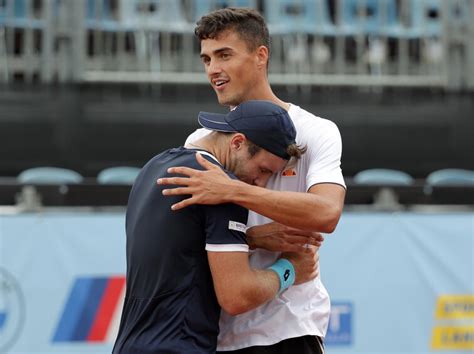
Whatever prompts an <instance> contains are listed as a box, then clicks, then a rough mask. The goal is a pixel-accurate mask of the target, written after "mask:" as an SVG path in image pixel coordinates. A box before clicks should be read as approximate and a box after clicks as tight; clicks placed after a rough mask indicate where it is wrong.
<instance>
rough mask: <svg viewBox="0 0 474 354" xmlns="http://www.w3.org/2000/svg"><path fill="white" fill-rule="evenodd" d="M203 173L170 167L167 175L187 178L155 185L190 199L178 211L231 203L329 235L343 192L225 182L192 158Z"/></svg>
mask: <svg viewBox="0 0 474 354" xmlns="http://www.w3.org/2000/svg"><path fill="white" fill-rule="evenodd" d="M196 158H197V160H198V162H199V163H200V164H201V165H202V166H203V167H204V168H205V170H204V171H199V170H193V169H190V168H187V167H173V168H171V169H170V170H169V171H168V172H169V173H175V174H182V175H185V176H187V177H171V178H161V179H159V180H158V181H157V182H158V184H161V185H162V184H172V185H179V186H181V187H178V188H173V189H165V190H163V194H164V195H183V194H187V195H192V196H191V198H188V199H184V200H183V201H181V202H179V203H177V204H174V205H173V207H172V208H173V210H178V209H181V208H184V207H186V206H189V205H192V204H220V203H235V204H239V205H241V206H243V207H245V208H247V209H250V210H253V211H255V212H256V213H258V214H261V215H264V216H266V217H268V218H270V219H272V220H274V221H276V222H279V223H281V224H285V225H288V226H291V227H294V228H298V229H302V230H311V231H320V232H325V233H331V232H333V231H334V229H335V228H336V225H337V223H338V221H339V218H340V216H341V213H342V209H343V206H344V197H345V192H346V190H345V188H344V187H343V186H341V185H338V184H331V183H321V184H316V185H314V186H312V187H311V188H310V189H309V191H308V193H301V192H286V191H274V190H269V189H265V188H261V187H257V186H252V185H249V184H246V183H244V182H241V181H238V180H233V179H231V178H229V177H228V176H227V175H226V174H225V172H223V171H222V170H221V169H220V168H219V167H218V166H216V165H214V164H212V163H210V162H209V161H207V160H206V159H204V158H203V157H202V156H201V155H200V154H197V156H196Z"/></svg>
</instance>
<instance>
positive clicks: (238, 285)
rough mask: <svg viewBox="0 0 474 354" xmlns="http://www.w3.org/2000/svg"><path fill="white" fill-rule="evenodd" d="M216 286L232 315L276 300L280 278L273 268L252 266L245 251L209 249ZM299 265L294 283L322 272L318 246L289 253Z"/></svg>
mask: <svg viewBox="0 0 474 354" xmlns="http://www.w3.org/2000/svg"><path fill="white" fill-rule="evenodd" d="M207 257H208V260H209V267H210V269H211V273H212V279H213V282H214V289H215V292H216V295H217V300H218V301H219V305H220V306H221V307H222V308H223V309H224V310H225V311H226V312H227V313H229V314H231V315H238V314H240V313H243V312H246V311H250V310H252V309H254V308H256V307H258V306H260V305H262V304H263V303H265V302H267V301H269V300H271V299H273V298H274V297H275V296H276V294H277V293H278V290H279V288H280V280H279V278H278V276H277V274H276V273H275V272H274V271H272V270H257V269H252V268H250V266H249V261H248V254H247V253H245V252H209V251H208V252H207ZM282 257H284V258H285V259H287V260H289V261H290V262H291V263H292V264H293V266H294V268H295V276H296V278H295V282H294V284H295V285H296V284H301V283H304V282H307V281H309V280H311V279H314V278H315V277H316V276H317V275H318V268H317V266H318V261H319V256H318V254H317V252H316V248H308V249H307V250H305V252H299V253H285V254H282Z"/></svg>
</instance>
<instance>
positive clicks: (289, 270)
mask: <svg viewBox="0 0 474 354" xmlns="http://www.w3.org/2000/svg"><path fill="white" fill-rule="evenodd" d="M267 269H271V270H273V271H274V272H275V273H277V275H278V278H279V279H280V289H279V290H278V294H281V293H282V292H283V291H285V290H286V289H288V288H289V287H290V286H291V285H293V283H294V282H295V267H293V264H292V263H291V262H290V261H289V260H288V259H285V258H280V259H279V260H277V261H276V262H275V263H273V264H272V265H271V266H270V267H268V268H267Z"/></svg>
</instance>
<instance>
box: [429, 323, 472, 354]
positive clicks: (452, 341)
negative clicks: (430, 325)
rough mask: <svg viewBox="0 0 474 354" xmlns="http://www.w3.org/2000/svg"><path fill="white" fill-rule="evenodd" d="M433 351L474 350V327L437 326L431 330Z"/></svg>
mask: <svg viewBox="0 0 474 354" xmlns="http://www.w3.org/2000/svg"><path fill="white" fill-rule="evenodd" d="M431 347H432V348H433V349H450V350H455V349H458V350H474V326H438V327H435V328H434V329H433V340H432V342H431Z"/></svg>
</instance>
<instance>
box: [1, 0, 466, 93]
mask: <svg viewBox="0 0 474 354" xmlns="http://www.w3.org/2000/svg"><path fill="white" fill-rule="evenodd" d="M226 6H247V7H253V8H256V9H258V10H260V11H261V12H262V14H263V15H264V16H265V18H266V19H267V21H268V23H269V27H270V33H271V35H272V41H273V44H272V46H273V48H272V50H273V59H272V61H271V72H272V74H273V75H272V76H271V80H272V81H273V82H275V83H286V84H288V83H291V84H292V85H293V84H316V83H317V84H319V85H321V84H329V85H334V84H345V85H348V84H351V85H357V86H359V85H386V86H434V87H446V86H450V87H454V88H458V89H459V88H465V87H473V86H474V68H473V66H472V62H474V58H472V57H471V56H472V55H473V54H472V49H471V48H472V45H473V43H472V39H471V37H472V36H470V35H469V33H470V28H472V23H471V22H472V21H469V19H470V18H472V14H473V12H474V10H473V7H474V5H473V4H472V2H471V1H469V0H450V1H441V0H80V1H68V0H2V1H0V70H1V71H0V72H1V76H0V77H1V78H3V79H4V80H6V81H18V80H26V81H31V80H39V81H42V82H51V81H59V82H64V81H76V82H77V81H79V82H84V81H85V82H98V81H99V82H100V81H105V82H110V81H112V82H124V81H127V82H203V81H204V80H205V78H204V77H203V76H202V75H200V74H201V63H200V61H199V56H198V55H196V54H197V52H198V45H197V43H196V42H195V40H194V38H193V37H194V36H193V28H194V25H195V23H196V21H197V20H198V19H199V18H200V16H201V15H203V14H204V13H206V12H208V11H209V10H212V9H216V8H222V7H226ZM452 60H456V61H457V63H458V64H459V65H455V66H451V65H447V63H449V62H452Z"/></svg>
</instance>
